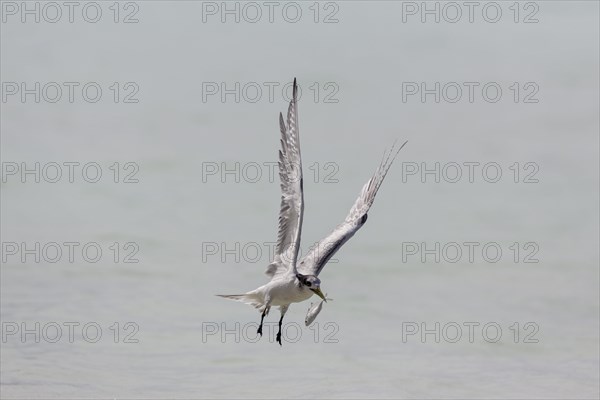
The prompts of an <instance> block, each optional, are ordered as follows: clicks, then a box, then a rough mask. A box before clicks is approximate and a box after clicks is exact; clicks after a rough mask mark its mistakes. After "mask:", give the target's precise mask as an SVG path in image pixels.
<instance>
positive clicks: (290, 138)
mask: <svg viewBox="0 0 600 400" xmlns="http://www.w3.org/2000/svg"><path fill="white" fill-rule="evenodd" d="M279 128H280V131H281V150H279V180H280V186H281V206H280V209H279V230H278V232H277V246H276V248H275V257H274V260H273V262H272V263H271V264H270V265H269V266H268V267H267V270H266V271H265V273H266V274H267V275H269V276H271V277H274V276H275V275H279V274H282V273H284V272H293V273H294V274H295V273H296V260H297V258H298V251H299V248H300V236H301V234H302V218H303V216H304V189H303V180H302V159H301V156H300V137H299V129H298V103H297V85H296V80H295V79H294V90H293V96H292V100H291V101H290V105H289V107H288V112H287V125H286V123H285V121H284V120H283V115H282V114H281V113H280V114H279Z"/></svg>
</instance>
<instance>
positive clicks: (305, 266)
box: [298, 142, 407, 275]
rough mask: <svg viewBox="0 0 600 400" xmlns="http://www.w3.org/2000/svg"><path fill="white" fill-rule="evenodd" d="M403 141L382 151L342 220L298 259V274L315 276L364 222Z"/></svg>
mask: <svg viewBox="0 0 600 400" xmlns="http://www.w3.org/2000/svg"><path fill="white" fill-rule="evenodd" d="M406 143H407V142H404V143H403V144H402V146H400V148H399V149H398V150H395V148H394V147H395V144H394V146H392V148H391V149H390V151H389V152H387V153H385V154H384V156H383V159H382V160H381V164H380V165H379V167H378V168H377V170H376V171H375V174H374V175H373V176H372V177H371V179H369V181H368V182H367V183H366V184H365V186H363V188H362V190H361V192H360V195H359V196H358V199H356V201H355V202H354V205H353V206H352V208H351V209H350V212H349V213H348V216H347V217H346V219H345V220H344V222H342V223H341V224H340V225H338V226H337V227H336V228H335V229H334V230H333V232H331V233H330V234H329V235H328V236H327V237H325V238H324V239H323V240H321V241H320V242H319V243H317V244H316V245H315V246H314V247H313V248H312V250H311V251H310V252H309V253H308V254H307V255H306V256H305V257H304V258H303V259H302V261H300V263H299V265H298V270H299V272H300V273H302V274H312V275H319V273H320V272H321V270H322V269H323V267H324V266H325V264H327V262H328V261H329V259H330V258H331V257H332V256H333V255H334V254H335V253H336V252H337V251H338V250H339V249H340V247H342V246H343V245H344V243H346V242H347V241H348V239H350V238H351V237H352V236H354V234H355V233H356V231H358V230H359V229H360V228H361V226H363V225H364V223H365V222H366V221H367V212H368V211H369V209H370V208H371V205H373V201H375V195H376V194H377V191H378V190H379V187H380V186H381V184H382V183H383V180H384V179H385V176H386V174H387V172H388V170H389V168H390V166H391V165H392V163H393V162H394V159H395V158H396V155H398V152H399V151H400V150H402V148H403V147H404V145H405V144H406Z"/></svg>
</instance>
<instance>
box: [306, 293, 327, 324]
mask: <svg viewBox="0 0 600 400" xmlns="http://www.w3.org/2000/svg"><path fill="white" fill-rule="evenodd" d="M326 297H327V295H325V296H323V300H321V301H319V302H318V303H310V308H309V309H308V312H307V313H306V318H305V319H304V323H305V324H306V326H309V325H310V324H312V323H313V322H314V320H315V319H316V318H317V315H319V313H320V312H321V309H322V308H323V303H324V302H326V301H327V300H333V299H327V298H326Z"/></svg>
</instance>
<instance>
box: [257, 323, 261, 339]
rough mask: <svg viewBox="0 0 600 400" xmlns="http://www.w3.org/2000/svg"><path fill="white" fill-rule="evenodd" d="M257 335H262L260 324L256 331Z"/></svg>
mask: <svg viewBox="0 0 600 400" xmlns="http://www.w3.org/2000/svg"><path fill="white" fill-rule="evenodd" d="M256 334H257V335H260V336H261V337H262V325H261V326H259V327H258V330H257V331H256Z"/></svg>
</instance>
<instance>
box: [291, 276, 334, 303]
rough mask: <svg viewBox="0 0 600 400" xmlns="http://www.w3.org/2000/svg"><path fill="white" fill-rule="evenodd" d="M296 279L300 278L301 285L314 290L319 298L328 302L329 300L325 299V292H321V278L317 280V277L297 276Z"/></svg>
mask: <svg viewBox="0 0 600 400" xmlns="http://www.w3.org/2000/svg"><path fill="white" fill-rule="evenodd" d="M296 278H298V280H299V281H300V284H301V285H303V286H305V287H307V288H308V289H310V290H312V291H313V292H315V293H316V294H317V296H319V297H320V298H322V299H323V300H325V301H327V299H326V298H325V295H324V294H323V292H321V280H320V279H319V278H317V276H316V275H302V274H296Z"/></svg>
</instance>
